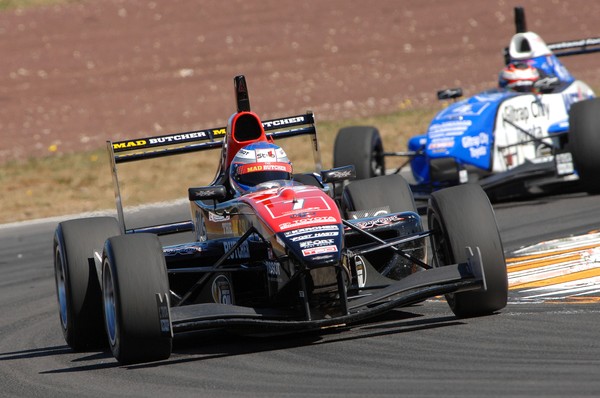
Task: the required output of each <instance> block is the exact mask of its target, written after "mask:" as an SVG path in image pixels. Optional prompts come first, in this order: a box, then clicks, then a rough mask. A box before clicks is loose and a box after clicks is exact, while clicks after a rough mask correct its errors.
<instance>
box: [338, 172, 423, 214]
mask: <svg viewBox="0 0 600 398" xmlns="http://www.w3.org/2000/svg"><path fill="white" fill-rule="evenodd" d="M386 206H387V207H389V210H390V212H391V213H397V212H402V211H413V212H415V213H416V212H417V207H416V205H415V201H414V198H413V194H412V191H411V190H410V186H409V184H408V182H407V181H406V180H405V179H404V177H402V176H400V175H398V174H390V175H387V176H381V177H375V178H369V179H367V180H359V181H353V182H351V183H350V184H348V185H347V186H346V187H345V188H344V192H343V194H342V210H343V211H344V212H346V213H347V212H349V211H357V210H370V209H375V208H380V207H386ZM346 215H347V214H346Z"/></svg>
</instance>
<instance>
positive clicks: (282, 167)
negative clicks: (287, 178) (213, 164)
mask: <svg viewBox="0 0 600 398" xmlns="http://www.w3.org/2000/svg"><path fill="white" fill-rule="evenodd" d="M257 171H283V172H287V173H291V172H292V166H291V165H290V164H288V163H279V162H276V163H262V164H244V165H241V166H238V168H237V172H238V173H239V174H247V173H256V172H257Z"/></svg>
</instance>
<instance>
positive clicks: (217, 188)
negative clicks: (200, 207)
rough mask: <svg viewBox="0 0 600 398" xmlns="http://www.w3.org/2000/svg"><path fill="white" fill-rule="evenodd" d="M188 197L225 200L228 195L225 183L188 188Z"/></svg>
mask: <svg viewBox="0 0 600 398" xmlns="http://www.w3.org/2000/svg"><path fill="white" fill-rule="evenodd" d="M188 197H189V199H190V201H193V200H210V199H212V200H223V199H225V198H226V197H227V189H226V188H225V186H224V185H209V186H206V187H194V188H188Z"/></svg>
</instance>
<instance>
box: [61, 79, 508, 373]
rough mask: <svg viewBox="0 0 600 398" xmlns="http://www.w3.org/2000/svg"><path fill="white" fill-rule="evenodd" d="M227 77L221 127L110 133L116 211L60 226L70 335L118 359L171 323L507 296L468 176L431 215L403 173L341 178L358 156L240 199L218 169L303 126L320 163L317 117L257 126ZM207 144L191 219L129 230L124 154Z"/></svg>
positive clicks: (315, 322) (159, 343) (310, 324)
mask: <svg viewBox="0 0 600 398" xmlns="http://www.w3.org/2000/svg"><path fill="white" fill-rule="evenodd" d="M234 86H235V94H236V100H237V112H236V113H234V114H233V115H232V116H231V118H230V119H229V123H228V125H227V127H226V128H217V129H207V130H199V131H192V132H186V133H181V134H173V135H163V136H158V137H148V138H143V139H134V140H125V141H119V142H108V151H109V153H110V159H111V163H112V164H111V169H112V173H113V177H114V183H115V197H116V206H117V218H112V217H95V218H85V219H76V220H70V221H65V222H62V223H60V224H59V225H58V227H57V229H56V232H55V236H54V267H55V277H56V278H55V279H56V288H57V295H58V304H59V315H60V324H61V327H62V331H63V334H64V337H65V340H66V342H67V344H68V345H69V346H71V347H72V348H73V349H75V350H84V349H87V348H88V347H94V346H99V345H102V343H103V342H104V343H105V342H106V341H108V343H109V345H110V348H111V350H112V353H113V355H114V356H115V357H116V359H117V360H118V361H119V362H121V363H134V362H143V361H154V360H160V359H165V358H168V357H169V355H170V354H171V350H172V340H173V337H174V335H176V334H178V333H183V332H188V331H196V330H203V329H221V328H235V329H236V330H237V331H240V330H241V331H243V332H246V333H255V332H257V331H261V332H264V331H270V332H296V333H297V332H302V331H306V330H318V329H321V328H330V327H336V326H345V325H352V324H353V323H356V322H359V321H364V320H365V319H368V318H373V317H375V316H377V315H380V314H382V313H384V312H386V311H390V310H392V309H394V308H396V307H401V306H407V305H411V304H415V303H418V302H422V301H424V300H426V299H428V298H431V297H434V296H438V295H446V298H447V301H448V303H449V304H450V307H451V309H452V311H453V312H454V313H455V314H456V316H459V317H471V316H479V315H487V314H491V313H494V312H496V311H498V310H500V309H502V308H503V307H504V306H505V305H506V301H507V277H506V265H505V260H504V253H503V249H502V243H501V241H500V237H499V234H498V229H497V226H496V221H495V217H494V212H493V210H492V207H491V206H490V203H489V201H488V199H487V197H486V195H485V193H484V192H483V190H482V189H481V188H480V187H479V186H477V185H464V186H459V187H453V188H449V189H446V190H441V191H439V192H435V193H434V194H433V195H432V197H431V199H430V202H429V206H428V214H427V225H423V224H424V222H423V219H422V218H421V216H420V215H419V214H418V213H417V209H416V207H415V203H414V200H413V196H412V193H411V191H410V189H409V186H408V184H407V183H406V181H405V180H403V179H402V177H400V176H398V175H390V176H383V177H378V178H372V179H366V180H361V181H356V182H351V183H349V184H346V183H345V181H346V180H348V179H351V178H352V175H353V166H347V167H340V168H336V169H332V170H326V171H320V172H315V173H306V174H294V175H293V176H292V178H290V179H285V180H274V181H268V182H266V183H262V184H258V185H257V186H256V187H255V189H253V190H252V191H251V192H248V193H246V194H243V195H234V193H233V191H232V188H231V181H230V175H229V173H228V172H227V171H228V170H229V168H230V165H231V162H232V159H233V158H234V156H235V154H236V153H238V152H239V151H240V150H241V149H243V148H244V147H247V145H249V144H256V143H259V142H274V141H277V142H279V141H280V140H281V139H284V138H286V137H293V136H299V135H308V136H309V137H310V138H311V139H312V147H313V149H314V152H315V159H319V157H318V142H317V134H316V128H315V124H314V117H313V114H312V113H310V112H309V113H306V114H302V115H296V116H292V117H286V118H280V119H274V120H268V121H263V122H261V120H260V119H259V117H258V116H257V115H256V114H255V113H253V112H251V111H250V106H249V99H248V91H247V89H246V83H245V79H244V77H243V76H237V77H236V78H235V79H234ZM214 148H220V149H221V160H220V164H219V169H218V172H217V175H216V177H215V180H214V181H213V183H211V184H210V185H208V186H202V187H192V188H189V189H188V195H189V201H190V206H191V219H190V220H189V221H184V222H175V223H168V224H161V225H154V226H148V227H143V228H135V229H128V228H127V227H126V225H125V219H124V211H123V206H122V202H121V194H120V190H119V180H118V175H117V166H118V165H119V164H121V163H124V162H133V161H138V160H144V159H150V158H157V157H163V156H171V155H176V154H180V153H190V152H196V151H204V150H208V149H214ZM318 163H319V162H317V166H318ZM317 171H319V170H317ZM180 232H187V235H188V236H189V235H190V232H191V233H192V235H193V236H194V239H193V240H192V241H186V242H181V243H177V244H170V245H166V246H163V244H162V243H161V240H160V238H159V236H162V235H167V234H177V233H180ZM428 242H429V244H428ZM428 251H430V252H431V256H429V257H431V261H428V260H427V257H428V256H427V252H428Z"/></svg>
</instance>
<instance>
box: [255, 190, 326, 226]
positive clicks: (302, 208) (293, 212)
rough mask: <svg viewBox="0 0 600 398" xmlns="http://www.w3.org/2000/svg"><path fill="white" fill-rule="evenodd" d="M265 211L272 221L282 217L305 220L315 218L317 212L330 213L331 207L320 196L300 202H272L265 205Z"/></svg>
mask: <svg viewBox="0 0 600 398" xmlns="http://www.w3.org/2000/svg"><path fill="white" fill-rule="evenodd" d="M265 209H266V210H267V211H268V212H269V215H270V216H271V218H272V219H274V220H275V219H278V218H281V217H292V218H304V217H312V216H315V215H316V213H317V212H322V211H329V210H331V207H330V206H329V204H328V203H327V201H326V200H325V199H324V198H323V197H320V196H311V197H306V198H302V199H298V200H295V199H294V200H281V199H279V200H272V201H270V202H269V203H265Z"/></svg>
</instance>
